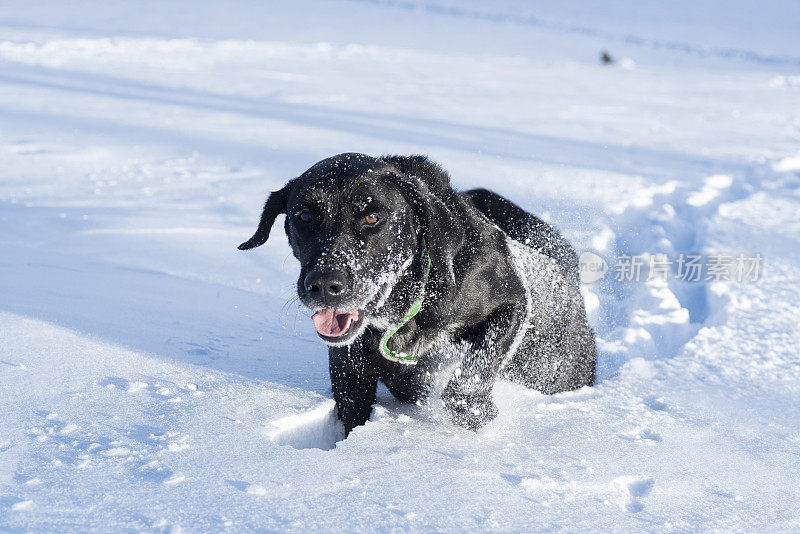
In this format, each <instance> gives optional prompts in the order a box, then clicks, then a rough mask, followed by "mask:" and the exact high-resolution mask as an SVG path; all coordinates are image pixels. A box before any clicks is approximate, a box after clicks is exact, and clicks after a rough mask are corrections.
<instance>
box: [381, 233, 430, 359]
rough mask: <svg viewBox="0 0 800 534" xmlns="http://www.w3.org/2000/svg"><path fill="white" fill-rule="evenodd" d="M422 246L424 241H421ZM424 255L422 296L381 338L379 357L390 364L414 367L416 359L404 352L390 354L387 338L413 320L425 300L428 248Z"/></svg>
mask: <svg viewBox="0 0 800 534" xmlns="http://www.w3.org/2000/svg"><path fill="white" fill-rule="evenodd" d="M423 245H424V241H423ZM425 254H426V255H427V256H428V265H427V267H426V268H425V276H424V277H423V279H422V295H420V296H419V297H418V298H417V299H416V300H415V301H414V303H413V304H412V305H411V309H409V310H408V312H407V313H406V314H405V315H404V316H403V318H402V319H400V322H399V323H397V324H396V325H394V326H393V327H391V328H389V329H388V330H387V331H386V332H384V334H383V336H381V342H380V345H379V347H380V350H381V356H383V357H384V358H386V359H387V360H389V361H392V362H398V363H404V364H406V365H416V364H417V358H416V357H414V356H412V355H410V354H406V353H405V352H399V353H395V352H392V349H390V348H389V345H388V343H389V338H390V337H392V336H393V335H395V334H396V333H397V331H398V330H400V329H401V328H402V327H403V325H404V324H406V323H407V322H408V321H410V320H411V319H413V318H414V316H415V315H417V314H418V313H419V310H420V309H421V308H422V299H424V298H425V285H426V284H427V283H428V273H430V272H431V255H430V254H429V253H428V247H427V246H425Z"/></svg>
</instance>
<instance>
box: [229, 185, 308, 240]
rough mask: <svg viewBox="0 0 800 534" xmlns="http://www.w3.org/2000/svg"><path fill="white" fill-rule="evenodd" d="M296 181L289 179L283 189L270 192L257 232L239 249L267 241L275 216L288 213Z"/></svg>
mask: <svg viewBox="0 0 800 534" xmlns="http://www.w3.org/2000/svg"><path fill="white" fill-rule="evenodd" d="M295 183H297V178H295V179H294V180H289V183H287V184H286V185H285V186H283V187H282V188H281V189H279V190H277V191H273V192H272V193H270V195H269V197H268V198H267V201H266V202H265V203H264V211H262V212H261V220H260V221H259V222H258V228H257V229H256V233H255V234H253V237H251V238H250V239H248V240H247V241H245V242H244V243H242V244H241V245H239V250H248V249H251V248H255V247H259V246H261V245H263V244H264V243H266V242H267V239H269V232H270V230H272V224H273V223H274V222H275V218H276V217H277V216H278V215H280V214H281V213H286V203H287V201H288V200H289V192H290V191H291V190H292V188H293V187H294V185H295Z"/></svg>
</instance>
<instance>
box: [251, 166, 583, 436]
mask: <svg viewBox="0 0 800 534" xmlns="http://www.w3.org/2000/svg"><path fill="white" fill-rule="evenodd" d="M281 213H285V214H286V222H285V225H284V226H285V230H286V234H287V236H288V238H289V243H290V245H291V247H292V251H293V252H294V255H295V257H297V259H298V260H300V264H301V271H300V277H299V279H298V282H297V292H298V295H299V296H300V300H301V301H302V302H303V303H304V304H305V305H306V306H308V307H309V308H311V309H312V310H314V311H315V312H316V313H315V314H314V317H313V320H314V326H315V328H316V329H317V333H318V334H319V336H320V338H322V340H323V341H324V342H325V343H326V344H328V345H329V351H328V352H329V360H330V375H331V383H332V386H333V396H334V398H335V399H336V407H337V413H338V417H339V419H341V420H342V422H343V423H344V427H345V430H346V432H348V433H349V432H350V431H351V430H352V429H353V428H354V427H356V426H358V425H362V424H364V422H366V421H367V419H369V416H370V413H371V412H372V404H373V403H374V402H375V390H376V388H377V384H378V380H381V381H383V383H384V384H386V386H387V387H388V388H389V391H391V392H392V394H393V395H394V396H395V397H397V398H398V399H400V400H403V401H408V402H414V401H416V400H418V399H420V398H422V397H424V396H425V395H426V394H427V393H429V392H430V390H431V387H432V385H433V383H434V381H435V377H436V376H437V374H439V373H442V372H447V373H450V374H449V381H448V382H447V385H446V386H445V388H444V391H443V393H442V401H443V403H444V406H445V408H446V409H447V411H448V413H449V414H450V415H451V417H452V419H453V421H454V422H455V423H456V424H459V425H461V426H463V427H466V428H470V429H477V428H479V427H480V426H482V425H483V424H484V423H486V422H488V421H489V420H491V419H492V418H494V416H495V415H496V414H497V408H496V407H495V405H494V403H493V402H492V399H491V392H492V387H493V385H494V382H495V380H496V379H497V378H498V376H504V377H506V378H508V379H510V380H512V381H515V382H518V383H520V384H524V385H525V386H528V387H530V388H533V389H537V390H539V391H542V392H544V393H557V392H560V391H567V390H571V389H576V388H579V387H581V386H585V385H591V384H592V383H593V381H594V377H595V361H596V353H595V342H594V334H593V333H592V329H591V327H590V326H589V323H588V321H587V320H586V311H585V309H584V303H583V297H582V296H581V293H580V289H579V286H578V260H577V257H576V255H575V252H574V251H573V249H572V247H571V246H570V245H569V243H568V242H567V241H566V240H565V239H564V238H563V237H562V236H561V234H559V232H558V231H557V230H556V229H555V228H553V227H552V226H550V225H548V224H547V223H545V222H543V221H541V220H540V219H538V218H537V217H534V216H533V215H531V214H529V213H527V212H525V211H524V210H522V209H521V208H520V207H518V206H516V205H515V204H513V203H512V202H510V201H508V200H506V199H505V198H503V197H501V196H499V195H496V194H495V193H492V192H491V191H487V190H485V189H474V190H471V191H467V192H464V193H458V192H456V191H454V190H453V189H452V188H451V187H450V179H449V177H448V175H447V173H446V172H445V171H444V170H443V169H442V168H441V167H439V166H438V165H436V164H435V163H433V162H431V161H430V160H429V159H428V158H427V157H425V156H408V157H406V156H385V157H382V158H373V157H370V156H365V155H363V154H340V155H338V156H334V157H332V158H328V159H325V160H322V161H320V162H319V163H317V164H316V165H314V166H313V167H311V168H310V169H308V170H307V171H306V172H304V173H303V174H302V175H301V176H299V177H298V178H295V179H293V180H290V181H289V183H287V184H286V186H285V187H283V188H282V189H280V190H279V191H275V192H273V193H272V194H270V196H269V198H268V200H267V202H266V204H265V206H264V211H263V213H262V215H261V222H260V223H259V225H258V229H257V230H256V233H255V235H253V237H252V238H250V240H249V241H247V242H246V243H243V244H241V245H240V246H239V248H240V249H242V250H245V249H250V248H253V247H257V246H259V245H262V244H263V243H265V242H266V241H267V238H268V237H269V233H270V229H271V227H272V224H273V222H274V221H275V218H276V217H277V216H278V214H281ZM429 265H430V268H429ZM417 301H421V303H422V305H421V308H419V311H418V313H416V312H415V313H412V311H415V308H416V307H417V305H418V304H419V303H418V302H417ZM409 317H410V318H409ZM395 329H396V333H394V334H391V332H392V331H393V330H395ZM387 336H391V337H389V338H388V340H387ZM382 337H383V338H384V339H383V341H384V344H383V345H384V346H389V347H390V350H388V351H386V350H384V349H382V348H381V341H382ZM403 357H406V359H405V360H404V359H403ZM404 362H405V363H404ZM409 362H411V363H416V365H409V364H408V363H409Z"/></svg>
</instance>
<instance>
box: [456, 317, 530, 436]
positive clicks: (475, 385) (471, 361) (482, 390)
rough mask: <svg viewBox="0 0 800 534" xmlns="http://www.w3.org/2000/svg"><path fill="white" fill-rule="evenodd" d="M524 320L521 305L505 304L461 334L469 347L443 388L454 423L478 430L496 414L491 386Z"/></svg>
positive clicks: (512, 348)
mask: <svg viewBox="0 0 800 534" xmlns="http://www.w3.org/2000/svg"><path fill="white" fill-rule="evenodd" d="M524 321H525V309H524V308H523V307H522V306H514V305H509V306H504V307H501V308H498V309H497V310H495V312H494V313H492V314H491V315H490V316H489V317H488V318H487V319H486V320H484V321H483V322H481V323H479V324H477V325H475V326H474V327H472V328H470V329H468V330H467V331H466V332H465V333H464V334H463V335H462V336H461V340H463V341H465V342H466V343H467V344H468V346H469V349H468V350H467V351H466V352H465V353H464V357H463V360H462V362H461V364H460V365H459V366H458V367H456V369H455V370H454V371H453V377H452V378H451V379H450V381H449V382H448V383H447V386H446V387H445V389H444V391H443V392H442V402H443V403H444V406H445V409H446V410H447V411H448V413H449V414H450V417H451V418H452V420H453V422H454V423H455V424H457V425H459V426H462V427H464V428H468V429H470V430H477V429H478V428H480V427H481V426H483V425H484V424H486V423H488V422H489V421H491V420H492V419H494V418H495V417H496V416H497V407H496V406H495V404H494V402H492V387H493V386H494V382H495V380H496V379H497V375H498V372H499V370H500V366H501V364H502V362H503V360H504V359H505V358H506V357H507V356H511V355H510V354H509V352H510V351H511V350H514V348H515V347H514V342H515V340H516V339H517V335H518V334H519V332H520V329H521V328H522V327H523V326H524V325H523V323H524Z"/></svg>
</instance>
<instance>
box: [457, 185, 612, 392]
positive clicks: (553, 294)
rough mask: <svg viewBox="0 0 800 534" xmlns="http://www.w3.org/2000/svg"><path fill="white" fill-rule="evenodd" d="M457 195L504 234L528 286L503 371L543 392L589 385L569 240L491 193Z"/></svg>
mask: <svg viewBox="0 0 800 534" xmlns="http://www.w3.org/2000/svg"><path fill="white" fill-rule="evenodd" d="M462 195H463V196H464V197H465V198H466V199H467V200H468V201H469V202H470V203H471V204H472V205H473V206H474V207H475V208H476V209H477V210H478V211H480V212H481V213H482V214H483V215H485V216H486V217H487V218H488V219H489V220H490V221H491V222H492V223H493V224H495V225H496V226H497V227H499V228H500V229H501V230H502V231H503V232H504V233H505V234H506V236H507V237H508V238H509V242H508V246H509V251H510V253H511V256H512V258H513V260H514V264H515V265H516V268H517V271H518V273H519V275H520V277H521V278H522V279H523V280H524V281H525V284H526V286H527V288H526V289H527V293H528V295H527V296H528V300H529V303H528V307H529V316H528V320H527V329H526V332H525V333H524V335H523V336H522V338H521V339H520V342H519V344H518V346H517V347H516V350H515V351H514V352H513V354H510V355H509V358H508V359H507V360H506V361H505V362H504V365H503V370H502V373H503V376H505V377H506V378H508V379H509V380H512V381H514V382H518V383H521V384H523V385H525V386H527V387H530V388H532V389H536V390H538V391H541V392H543V393H558V392H560V391H568V390H571V389H576V388H579V387H581V386H584V385H591V384H592V383H593V382H594V378H595V363H596V359H597V356H596V348H595V342H594V334H593V332H592V329H591V326H589V321H588V320H587V317H586V311H585V307H584V304H583V296H582V295H581V292H580V286H579V281H578V280H579V278H578V258H577V255H576V254H575V251H574V250H573V248H572V246H571V245H570V244H569V242H568V241H567V240H566V239H564V237H563V236H562V235H561V234H560V233H559V231H558V230H556V228H555V227H553V226H551V225H549V224H547V223H546V222H544V221H542V220H541V219H539V218H538V217H535V216H534V215H531V214H530V213H528V212H526V211H525V210H523V209H522V208H520V207H519V206H517V205H516V204H514V203H513V202H511V201H509V200H507V199H505V198H503V197H501V196H500V195H498V194H496V193H493V192H491V191H488V190H486V189H473V190H470V191H466V192H464V193H462ZM559 271H560V274H559Z"/></svg>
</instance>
